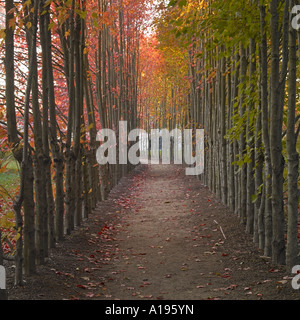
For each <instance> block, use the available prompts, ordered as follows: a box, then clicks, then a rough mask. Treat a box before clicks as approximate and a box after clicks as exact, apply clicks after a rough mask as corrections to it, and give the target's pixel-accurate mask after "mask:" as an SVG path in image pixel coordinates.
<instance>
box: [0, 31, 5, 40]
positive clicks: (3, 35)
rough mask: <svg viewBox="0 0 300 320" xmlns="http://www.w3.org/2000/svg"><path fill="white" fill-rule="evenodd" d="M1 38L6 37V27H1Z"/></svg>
mask: <svg viewBox="0 0 300 320" xmlns="http://www.w3.org/2000/svg"><path fill="white" fill-rule="evenodd" d="M0 39H5V29H0Z"/></svg>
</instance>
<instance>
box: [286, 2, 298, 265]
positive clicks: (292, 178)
mask: <svg viewBox="0 0 300 320" xmlns="http://www.w3.org/2000/svg"><path fill="white" fill-rule="evenodd" d="M289 3H290V11H291V10H292V8H293V6H294V5H295V1H294V0H290V1H289ZM296 39H297V32H296V30H295V29H293V28H292V27H291V26H290V29H289V80H288V85H289V90H288V93H289V95H288V116H287V141H286V142H287V158H288V231H287V250H286V265H287V270H291V269H292V268H293V267H294V266H295V265H297V264H298V263H299V247H298V199H299V189H298V177H299V154H298V152H297V148H296V143H297V141H296V135H295V111H296V89H297V46H296V44H297V43H296V42H297V41H296Z"/></svg>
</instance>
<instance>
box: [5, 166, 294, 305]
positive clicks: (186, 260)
mask: <svg viewBox="0 0 300 320" xmlns="http://www.w3.org/2000/svg"><path fill="white" fill-rule="evenodd" d="M8 289H9V298H10V299H34V300H62V299H80V300H81V299H84V300H116V299H120V300H207V299H221V300H244V299H249V300H252V299H254V300H259V299H263V300H270V299H272V300H275V299H280V300H283V299H295V300H296V299H299V298H300V293H299V290H298V291H295V290H293V289H292V287H291V274H287V273H286V272H285V271H284V268H278V267H274V266H272V265H271V263H270V260H269V259H268V258H266V257H263V254H262V253H261V252H260V251H258V250H257V248H256V246H255V245H254V244H253V243H252V239H251V236H250V235H247V234H246V233H245V231H244V228H243V226H241V225H240V223H239V221H238V218H237V217H236V216H235V215H234V214H232V213H231V212H230V211H229V210H228V209H227V208H226V207H225V206H223V205H222V204H221V203H220V202H218V201H217V200H216V198H215V197H214V196H213V195H212V194H211V193H210V192H209V191H208V189H207V188H205V187H204V186H203V185H202V184H201V182H200V181H198V180H197V179H196V178H195V177H188V176H185V170H184V168H183V167H181V166H175V165H168V166H164V165H155V166H146V165H141V166H139V167H138V168H136V169H135V170H134V171H133V172H132V173H131V174H130V175H128V176H127V177H125V178H123V179H122V180H121V183H120V184H119V185H118V186H117V187H116V188H115V189H114V190H113V191H112V193H111V195H110V197H109V199H108V200H107V201H105V202H102V203H100V204H99V206H98V207H97V209H96V210H95V212H94V213H93V214H92V215H91V216H90V217H89V219H87V220H86V221H84V224H83V225H82V226H81V227H80V228H78V229H77V230H75V232H74V234H73V235H72V236H71V237H68V238H67V239H66V240H65V241H64V242H62V243H60V244H58V245H57V248H56V249H54V250H52V251H51V256H50V258H49V259H48V261H47V264H46V265H45V266H41V267H39V268H38V273H37V274H36V275H34V276H31V277H29V278H28V279H27V283H26V286H25V287H24V288H22V289H15V288H8Z"/></svg>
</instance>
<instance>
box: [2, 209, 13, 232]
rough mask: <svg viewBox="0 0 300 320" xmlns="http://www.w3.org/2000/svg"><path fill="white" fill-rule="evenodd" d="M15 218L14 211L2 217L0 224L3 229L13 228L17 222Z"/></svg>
mask: <svg viewBox="0 0 300 320" xmlns="http://www.w3.org/2000/svg"><path fill="white" fill-rule="evenodd" d="M13 220H14V213H13V212H12V211H8V212H6V213H5V214H4V215H2V216H1V217H0V226H1V227H2V228H3V229H11V228H13V227H14V226H15V223H14V221H13Z"/></svg>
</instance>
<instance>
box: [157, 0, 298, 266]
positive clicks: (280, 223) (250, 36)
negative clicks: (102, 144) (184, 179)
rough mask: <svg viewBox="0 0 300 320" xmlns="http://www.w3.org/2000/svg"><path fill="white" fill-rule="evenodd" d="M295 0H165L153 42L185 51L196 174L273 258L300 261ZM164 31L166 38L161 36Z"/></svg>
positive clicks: (288, 264)
mask: <svg viewBox="0 0 300 320" xmlns="http://www.w3.org/2000/svg"><path fill="white" fill-rule="evenodd" d="M296 4H298V3H297V1H295V0H289V1H281V0H265V1H263V0H258V1H235V0H230V1H214V0H208V1H194V0H187V1H169V2H168V3H165V2H162V4H161V7H162V16H161V17H160V18H159V19H158V38H159V39H160V42H161V46H163V47H165V48H166V47H168V46H169V42H170V39H173V40H174V39H177V41H176V46H177V47H179V48H181V49H182V51H183V52H185V53H186V61H187V62H186V63H187V65H188V66H189V80H190V81H189V86H188V87H189V88H190V93H189V101H190V105H189V114H190V122H189V123H190V126H191V127H193V128H204V129H205V133H206V152H205V158H206V161H205V172H204V174H203V175H202V176H201V177H200V178H201V180H202V181H203V182H204V183H205V185H207V186H208V187H209V188H210V189H211V190H212V191H213V192H214V193H215V194H216V195H217V196H218V197H219V198H220V199H221V200H222V201H223V203H224V204H226V205H228V206H229V207H230V209H231V210H232V211H234V212H236V213H237V214H238V215H239V218H240V221H241V223H242V224H243V225H245V229H246V231H247V232H248V233H249V234H252V235H253V241H254V242H255V243H257V245H258V246H259V248H260V249H262V250H263V251H264V254H265V255H266V256H268V257H272V262H273V263H275V264H280V265H284V264H286V265H287V267H288V268H289V270H291V268H292V267H293V266H294V265H296V264H297V263H298V262H299V242H298V240H299V239H298V237H299V235H298V232H299V231H298V226H299V146H300V145H299V131H300V123H299V118H300V116H299V113H300V109H299V104H298V103H297V101H298V97H299V86H298V83H299V80H298V79H299V71H300V70H299V66H300V64H299V52H300V50H299V48H300V37H299V34H300V33H299V32H298V31H297V30H295V29H294V28H293V27H292V23H291V22H292V19H293V18H294V17H295V16H294V15H293V8H294V6H295V5H296ZM166 34H167V37H166Z"/></svg>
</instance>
